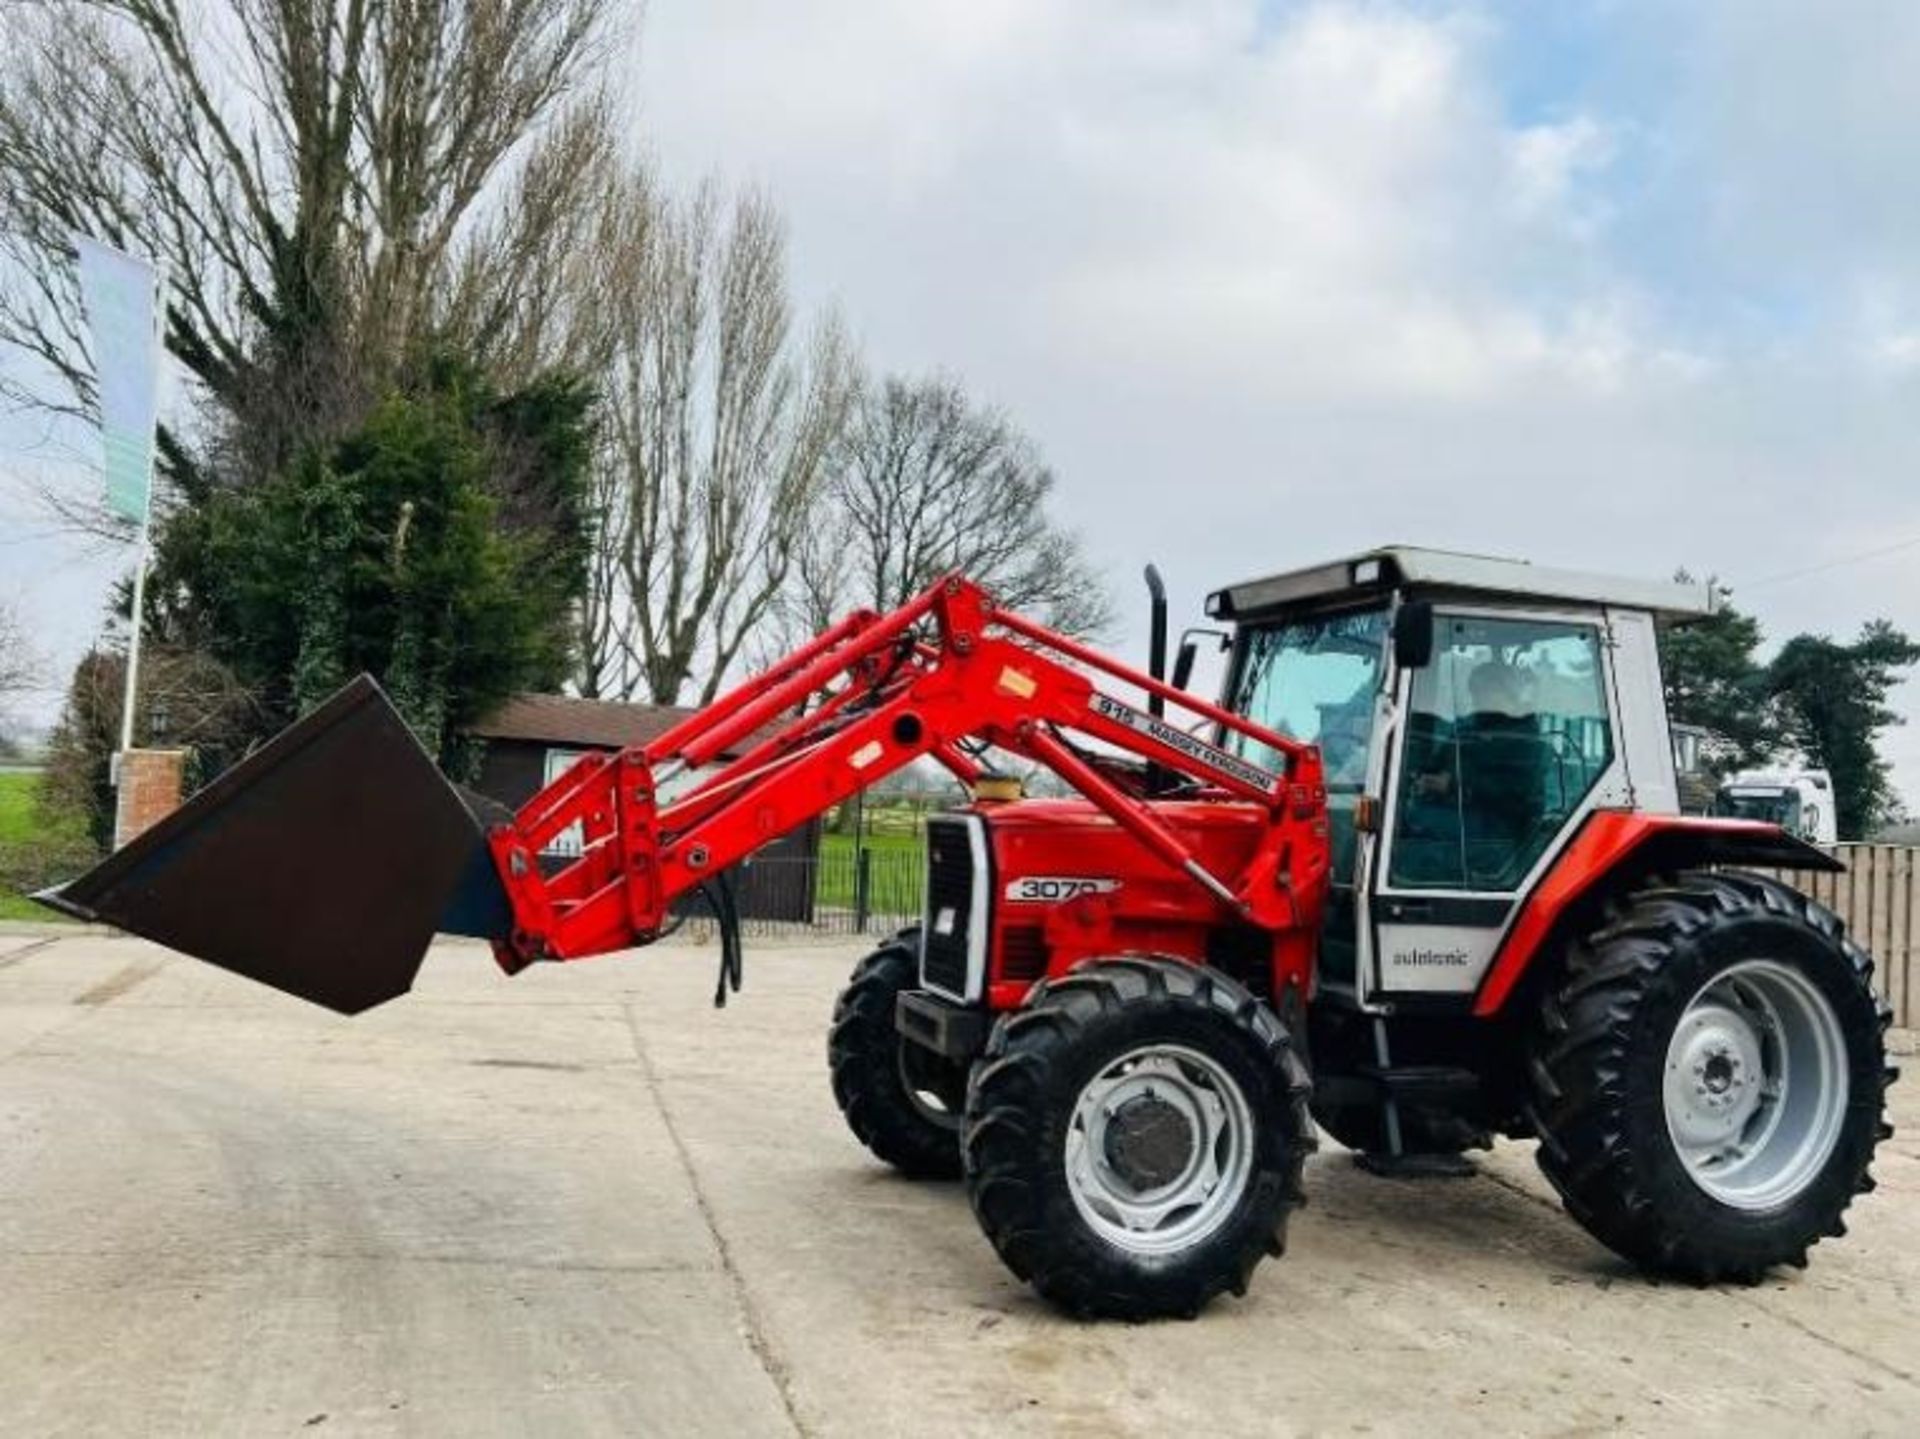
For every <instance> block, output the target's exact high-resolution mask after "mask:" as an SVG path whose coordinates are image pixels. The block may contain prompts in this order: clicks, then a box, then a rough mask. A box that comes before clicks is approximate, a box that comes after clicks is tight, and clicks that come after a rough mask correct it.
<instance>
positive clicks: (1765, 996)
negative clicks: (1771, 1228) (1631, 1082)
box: [1661, 959, 1847, 1209]
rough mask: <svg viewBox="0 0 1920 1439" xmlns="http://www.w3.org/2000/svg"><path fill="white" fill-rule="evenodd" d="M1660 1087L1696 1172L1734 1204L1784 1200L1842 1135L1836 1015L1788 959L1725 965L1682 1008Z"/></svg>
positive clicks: (1675, 1136)
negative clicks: (1781, 961)
mask: <svg viewBox="0 0 1920 1439" xmlns="http://www.w3.org/2000/svg"><path fill="white" fill-rule="evenodd" d="M1661 1097H1662V1100H1663V1102H1664V1106H1665V1109H1666V1117H1667V1133H1668V1135H1669V1136H1670V1137H1671V1138H1672V1140H1673V1145H1674V1150H1675V1152H1676V1153H1677V1154H1678V1155H1679V1157H1680V1161H1681V1163H1682V1164H1684V1165H1685V1166H1686V1169H1687V1173H1688V1174H1689V1175H1690V1176H1691V1177H1692V1179H1693V1181H1694V1182H1695V1183H1696V1184H1698V1185H1699V1186H1700V1187H1701V1188H1702V1189H1704V1190H1705V1191H1706V1192H1707V1193H1708V1194H1709V1195H1711V1196H1712V1197H1713V1198H1715V1199H1717V1200H1719V1201H1720V1202H1721V1203H1723V1204H1727V1205H1730V1206H1732V1207H1733V1208H1736V1209H1764V1208H1767V1207H1770V1206H1772V1205H1776V1204H1780V1203H1784V1202H1786V1201H1787V1200H1790V1199H1792V1198H1793V1197H1794V1196H1795V1195H1797V1194H1798V1193H1800V1191H1801V1190H1803V1189H1804V1188H1806V1186H1807V1185H1808V1184H1810V1183H1812V1182H1813V1180H1814V1179H1815V1178H1816V1177H1817V1176H1818V1175H1819V1173H1820V1170H1821V1169H1822V1167H1823V1166H1824V1165H1825V1164H1826V1162H1827V1158H1828V1156H1829V1155H1831V1154H1832V1153H1833V1148H1834V1145H1835V1144H1836V1143H1837V1142H1838V1139H1839V1134H1840V1129H1841V1125H1842V1122H1843V1120H1844V1117H1845V1111H1846V1103H1847V1065H1846V1044H1845V1041H1844V1038H1843V1036H1842V1034H1841V1030H1840V1021H1839V1018H1838V1016H1837V1015H1836V1014H1835V1013H1834V1010H1833V1006H1832V1004H1831V1002H1829V1001H1828V999H1827V998H1826V996H1825V995H1824V994H1823V993H1822V992H1821V991H1820V989H1819V988H1818V987H1816V986H1815V985H1814V984H1813V983H1812V982H1811V981H1810V980H1809V979H1808V978H1807V977H1806V976H1805V975H1804V974H1802V973H1800V972H1799V971H1798V970H1796V969H1794V968H1792V967H1791V966H1789V965H1786V964H1782V963H1780V962H1778V961H1776V960H1770V959H1752V960H1746V961H1743V962H1742V963H1739V964H1736V965H1732V966H1730V967H1729V968H1727V969H1725V970H1723V971H1721V973H1720V974H1718V975H1716V976H1715V977H1714V978H1713V979H1711V980H1709V981H1708V982H1707V983H1706V984H1705V985H1703V986H1702V987H1701V988H1700V990H1699V992H1698V993H1696V994H1695V995H1694V997H1693V999H1692V1000H1691V1001H1690V1002H1689V1003H1688V1004H1687V1007H1686V1009H1685V1010H1683V1011H1682V1013H1681V1015H1680V1020H1679V1022H1678V1023H1677V1024H1676V1025H1675V1026H1674V1030H1673V1035H1672V1038H1671V1039H1670V1040H1669V1041H1668V1044H1667V1061H1666V1070H1665V1073H1664V1076H1663V1080H1662V1095H1661Z"/></svg>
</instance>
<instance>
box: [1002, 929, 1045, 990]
mask: <svg viewBox="0 0 1920 1439" xmlns="http://www.w3.org/2000/svg"><path fill="white" fill-rule="evenodd" d="M1046 935H1047V932H1046V931H1045V930H1044V929H1042V928H1041V927H1040V926H1039V925H1037V924H1011V925H1008V926H1007V927H1006V929H1004V930H1003V931H1001V935H1000V972H999V974H998V975H997V976H996V978H999V979H1038V978H1040V976H1041V975H1043V974H1045V973H1046V972H1047V938H1046Z"/></svg>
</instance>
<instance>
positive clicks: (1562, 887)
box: [1473, 810, 1846, 1017]
mask: <svg viewBox="0 0 1920 1439" xmlns="http://www.w3.org/2000/svg"><path fill="white" fill-rule="evenodd" d="M1703 865H1749V866H1755V867H1759V868H1763V869H1799V870H1827V871H1839V870H1844V869H1845V868H1846V866H1845V865H1844V864H1842V863H1841V862H1840V861H1839V860H1837V859H1835V858H1834V857H1833V856H1832V855H1830V854H1828V853H1827V852H1826V851H1825V850H1822V849H1817V848H1815V847H1814V846H1813V845H1810V844H1808V843H1807V842H1806V841H1805V840H1803V839H1796V838H1794V836H1792V835H1790V834H1788V833H1787V832H1786V831H1785V830H1783V829H1781V828H1780V827H1779V826H1777V825H1771V824H1763V823H1761V822H1760V821H1758V820H1744V819H1710V818H1706V817H1704V816H1696V815H1674V814H1645V813H1642V812H1640V811H1636V810H1596V811H1595V812H1594V813H1593V814H1592V815H1590V816H1589V817H1588V818H1587V821H1586V823H1585V824H1584V825H1582V826H1581V828H1580V832H1579V833H1578V834H1576V835H1575V836H1574V837H1573V841H1572V843H1570V844H1569V845H1568V846H1567V847H1566V849H1565V850H1563V851H1562V852H1561V855H1560V858H1559V860H1558V861H1557V862H1556V863H1555V864H1554V866H1553V868H1552V869H1551V870H1550V871H1549V872H1548V874H1547V876H1546V878H1545V879H1543V880H1542V881H1541V882H1540V884H1539V885H1538V886H1537V887H1536V888H1535V889H1534V891H1533V893H1532V894H1531V895H1529V896H1528V897H1527V899H1526V901H1525V903H1524V904H1523V905H1522V906H1521V909H1520V916H1519V918H1518V919H1516V920H1515V921H1514V924H1513V928H1512V929H1510V930H1508V931H1507V937H1506V939H1505V941H1504V942H1503V943H1502V944H1501V946H1500V949H1499V951H1498V952H1497V953H1496V954H1495V955H1494V957H1493V963H1492V964H1491V965H1489V966H1488V968H1487V974H1486V978H1484V979H1483V980H1481V981H1480V990H1479V992H1478V994H1476V995H1475V996H1474V1001H1473V1012H1474V1014H1475V1015H1478V1016H1481V1017H1486V1016H1489V1015H1494V1014H1498V1013H1499V1012H1500V1008H1501V1006H1502V1005H1504V1004H1505V1003H1506V1001H1507V998H1508V996H1509V995H1511V994H1512V992H1513V988H1514V986H1515V985H1516V984H1518V983H1519V982H1520V979H1521V977H1522V976H1523V975H1524V974H1526V972H1527V970H1528V968H1529V967H1530V966H1531V965H1532V963H1533V961H1534V959H1535V958H1536V957H1537V956H1538V955H1539V954H1540V952H1541V950H1542V949H1543V948H1545V947H1546V945H1547V942H1548V941H1549V940H1550V939H1551V938H1552V937H1553V934H1554V931H1555V929H1556V928H1557V927H1558V925H1559V924H1560V922H1561V920H1562V919H1564V918H1566V917H1567V916H1568V915H1569V914H1570V912H1571V911H1572V910H1573V909H1574V907H1575V906H1576V905H1578V904H1579V902H1580V901H1581V900H1582V899H1584V898H1586V897H1588V896H1589V895H1591V894H1592V893H1593V892H1594V887H1595V886H1596V885H1598V884H1601V883H1603V882H1606V881H1609V880H1613V879H1615V878H1617V877H1619V876H1621V875H1622V872H1623V871H1626V872H1628V873H1630V874H1634V875H1643V874H1651V873H1654V872H1657V871H1660V870H1673V869H1693V868H1699V867H1701V866H1703Z"/></svg>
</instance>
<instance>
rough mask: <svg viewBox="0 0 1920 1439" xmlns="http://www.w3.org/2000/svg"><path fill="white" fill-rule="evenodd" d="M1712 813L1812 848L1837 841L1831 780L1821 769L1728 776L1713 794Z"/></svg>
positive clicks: (1752, 772) (1778, 770)
mask: <svg viewBox="0 0 1920 1439" xmlns="http://www.w3.org/2000/svg"><path fill="white" fill-rule="evenodd" d="M1713 812H1714V813H1715V814H1718V815H1727V816H1730V817H1732V818H1735V819H1759V820H1765V821H1767V822H1768V823H1769V824H1777V825H1779V826H1780V827H1781V828H1782V829H1784V830H1786V831H1787V833H1789V834H1792V835H1796V836H1798V837H1799V838H1801V839H1804V840H1806V841H1808V842H1809V843H1812V844H1833V843H1835V842H1836V841H1837V840H1838V839H1839V833H1838V831H1837V830H1836V829H1835V827H1834V817H1833V779H1832V777H1831V776H1830V775H1828V773H1827V772H1826V771H1825V770H1823V769H1750V770H1742V771H1740V773H1738V774H1734V775H1729V776H1728V777H1727V778H1726V779H1723V780H1722V781H1721V782H1720V787H1719V789H1718V790H1717V791H1715V793H1714V797H1713Z"/></svg>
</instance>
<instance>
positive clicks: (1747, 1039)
mask: <svg viewBox="0 0 1920 1439" xmlns="http://www.w3.org/2000/svg"><path fill="white" fill-rule="evenodd" d="M1765 1080H1766V1065H1765V1060H1764V1058H1763V1052H1762V1040H1761V1030H1760V1027H1759V1025H1758V1023H1757V1022H1756V1021H1755V1020H1754V1019H1753V1018H1752V1017H1751V1016H1748V1015H1744V1014H1742V1013H1740V1012H1739V1011H1737V1010H1734V1009H1732V1008H1729V1007H1727V1006H1724V1005H1719V1004H1708V1003H1701V1004H1696V1005H1694V1006H1693V1008H1691V1009H1690V1010H1688V1012H1687V1014H1686V1017H1685V1018H1683V1019H1682V1020H1681V1022H1680V1027H1679V1029H1678V1030H1676V1031H1675V1034H1674V1038H1673V1045H1672V1047H1671V1049H1670V1052H1669V1060H1668V1066H1667V1114H1668V1119H1669V1122H1670V1123H1671V1124H1672V1125H1673V1128H1674V1131H1675V1134H1676V1136H1678V1137H1681V1138H1682V1140H1683V1142H1684V1143H1687V1144H1690V1145H1694V1146H1700V1145H1706V1144H1711V1143H1715V1142H1718V1143H1726V1142H1728V1141H1731V1140H1732V1139H1734V1138H1736V1137H1737V1136H1738V1135H1739V1133H1740V1131H1741V1130H1742V1128H1744V1127H1745V1125H1746V1123H1747V1120H1748V1119H1749V1118H1751V1117H1752V1115H1753V1112H1754V1110H1755V1109H1756V1108H1758V1107H1759V1104H1760V1100H1761V1097H1762V1093H1763V1089H1764V1084H1765Z"/></svg>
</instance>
